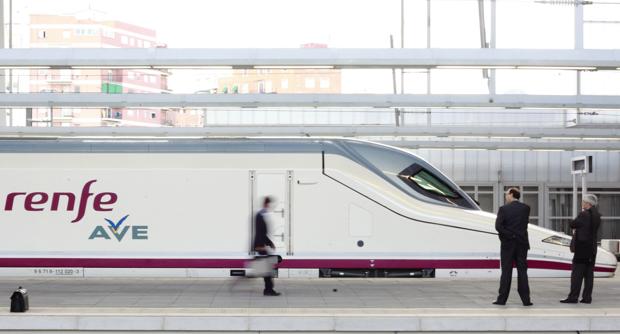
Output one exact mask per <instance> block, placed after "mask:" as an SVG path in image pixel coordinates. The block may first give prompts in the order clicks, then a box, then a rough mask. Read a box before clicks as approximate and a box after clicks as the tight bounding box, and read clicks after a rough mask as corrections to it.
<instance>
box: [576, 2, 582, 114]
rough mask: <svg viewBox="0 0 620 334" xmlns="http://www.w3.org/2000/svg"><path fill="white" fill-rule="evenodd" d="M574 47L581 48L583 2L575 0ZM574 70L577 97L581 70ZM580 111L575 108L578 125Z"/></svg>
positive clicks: (579, 88) (579, 93) (579, 92)
mask: <svg viewBox="0 0 620 334" xmlns="http://www.w3.org/2000/svg"><path fill="white" fill-rule="evenodd" d="M575 49H577V50H581V49H583V4H582V3H581V1H575ZM575 72H576V75H577V87H576V88H577V89H576V94H577V97H579V95H581V71H580V70H577V71H575ZM580 111H581V109H579V108H577V116H576V117H575V118H576V123H575V125H579V123H580V114H581V113H580Z"/></svg>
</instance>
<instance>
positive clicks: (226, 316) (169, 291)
mask: <svg viewBox="0 0 620 334" xmlns="http://www.w3.org/2000/svg"><path fill="white" fill-rule="evenodd" d="M262 283H263V282H262V280H261V279H245V278H231V279H207V278H203V279H163V278H160V279H131V278H122V279H112V278H49V279H40V278H36V279H35V278H22V279H17V278H2V279H0V291H4V293H5V295H6V297H7V299H6V307H0V333H17V332H19V333H25V332H30V333H32V332H38V333H58V330H62V331H75V332H81V331H84V332H91V331H101V332H107V333H121V332H122V333H127V332H131V331H141V332H142V333H151V332H152V333H161V332H171V333H172V332H173V333H180V332H188V331H204V332H211V333H216V332H217V333H222V332H226V333H230V332H231V331H234V332H239V333H241V332H242V333H256V334H259V333H260V334H264V333H274V334H275V333H289V332H296V333H303V332H312V333H316V332H325V333H328V332H347V333H352V332H364V333H373V332H382V333H387V332H389V333H392V334H395V333H398V334H400V333H409V332H415V331H421V332H425V331H426V332H469V333H489V332H537V333H540V332H554V333H558V332H566V333H585V332H601V331H605V332H620V278H618V277H616V278H611V279H596V280H595V288H594V296H593V297H594V303H593V304H591V305H585V304H575V305H566V304H561V303H559V300H560V299H563V298H565V297H566V294H567V292H568V286H569V280H568V279H531V280H530V286H531V290H532V301H533V302H534V304H535V305H534V306H533V307H523V306H522V305H521V303H520V300H519V297H518V294H517V292H516V287H515V286H513V291H512V292H511V297H510V299H509V301H508V305H507V306H495V305H492V304H491V302H492V301H493V300H494V299H495V297H496V293H497V288H498V281H497V280H489V279H475V280H474V279H472V280H450V279H416V278H414V279H355V278H351V279H342V278H333V279H276V289H277V290H278V291H281V292H282V293H283V294H282V296H279V297H264V296H263V295H262ZM514 283H516V281H513V285H514ZM20 285H21V286H23V287H25V288H27V289H28V292H29V299H30V310H29V311H28V312H26V313H9V312H8V311H9V310H8V305H9V303H8V302H9V300H8V297H9V296H10V294H11V292H12V291H13V290H14V289H15V288H17V287H18V286H20Z"/></svg>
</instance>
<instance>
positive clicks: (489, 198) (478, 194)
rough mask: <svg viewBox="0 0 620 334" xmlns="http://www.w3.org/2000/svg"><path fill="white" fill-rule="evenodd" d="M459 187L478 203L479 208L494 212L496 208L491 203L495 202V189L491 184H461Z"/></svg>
mask: <svg viewBox="0 0 620 334" xmlns="http://www.w3.org/2000/svg"><path fill="white" fill-rule="evenodd" d="M461 189H463V191H465V192H466V193H467V194H468V195H469V197H471V198H473V199H474V200H475V201H476V202H477V203H478V206H479V207H480V209H482V210H483V211H486V212H491V213H495V211H496V210H495V207H494V205H493V203H495V201H494V195H495V191H494V190H493V186H479V185H474V186H462V187H461Z"/></svg>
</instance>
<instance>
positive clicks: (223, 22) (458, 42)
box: [13, 0, 620, 94]
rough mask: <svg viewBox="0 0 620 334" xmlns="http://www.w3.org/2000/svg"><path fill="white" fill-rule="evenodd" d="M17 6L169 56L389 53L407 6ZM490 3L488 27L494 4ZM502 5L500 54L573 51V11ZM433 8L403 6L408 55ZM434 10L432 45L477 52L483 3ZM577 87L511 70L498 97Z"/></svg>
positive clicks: (302, 1) (605, 37)
mask: <svg viewBox="0 0 620 334" xmlns="http://www.w3.org/2000/svg"><path fill="white" fill-rule="evenodd" d="M13 2H14V12H15V21H16V24H20V22H19V21H20V20H21V21H22V22H23V21H24V20H27V15H28V14H68V15H72V14H75V13H77V12H80V11H84V10H86V9H88V8H91V9H93V10H96V11H100V12H103V13H104V14H103V15H104V16H105V17H107V18H108V19H113V20H120V21H125V22H128V23H133V24H136V25H141V26H145V27H148V28H152V29H155V30H156V31H157V35H158V39H159V41H160V42H161V43H165V44H166V45H167V46H168V47H169V48H190V47H195V48H297V47H299V46H300V45H301V44H304V43H325V44H328V45H329V47H333V48H384V47H389V40H390V35H393V36H394V41H395V44H396V47H400V41H401V36H400V0H225V1H224V0H219V1H215V0H175V1H154V0H55V1H50V0H13ZM485 3H486V6H485V8H486V21H487V27H488V26H489V25H488V23H489V22H490V15H489V12H490V1H488V0H487V1H485ZM496 3H497V47H499V48H560V49H569V48H573V46H574V38H573V32H574V7H573V6H570V5H550V4H541V3H536V2H535V1H534V0H497V2H496ZM595 3H596V4H595V5H589V6H585V7H584V18H585V20H586V21H604V20H611V21H620V4H618V2H617V1H616V2H615V3H616V4H612V3H614V2H613V1H595ZM603 3H607V4H603ZM426 4H427V1H426V0H405V11H404V14H405V34H404V35H405V38H404V44H405V45H404V46H405V47H413V48H423V47H426V13H427V8H426ZM431 11H432V16H431V47H434V48H478V47H480V34H479V30H478V29H479V26H478V5H477V1H475V0H432V1H431ZM24 26H25V25H24ZM16 31H19V29H16ZM489 34H490V32H489V28H487V35H489ZM584 35H585V36H584V40H585V41H584V46H585V47H586V48H613V49H620V38H618V37H617V36H620V24H619V23H601V22H596V23H594V22H593V23H586V25H585V32H584ZM17 38H18V37H16V39H17ZM616 72H618V71H615V72H608V73H603V72H600V73H593V74H586V76H587V78H586V79H585V80H584V85H587V86H588V87H584V88H585V90H586V91H593V92H594V93H597V92H599V91H601V92H602V91H604V92H606V93H609V92H612V93H613V92H615V94H617V93H618V92H620V75H619V74H618V73H616ZM186 74H187V73H185V74H183V73H179V74H178V75H176V77H174V78H171V82H170V84H171V85H177V90H178V91H179V92H191V91H192V90H198V89H195V88H196V87H191V86H190V85H186V86H187V87H184V86H183V82H188V80H187V79H185V78H184V75H186ZM368 78H373V79H372V80H370V79H368ZM190 81H191V80H190ZM360 82H364V84H363V85H360V84H359V83H360ZM391 82H392V78H391V71H363V70H358V71H347V72H346V73H343V90H344V91H343V92H345V93H391V92H392V86H391ZM405 82H406V84H405V87H406V89H405V90H406V92H408V93H425V92H426V79H425V74H424V73H420V72H415V71H414V73H410V74H406V80H405ZM575 82H576V80H575V75H574V73H572V72H570V71H528V72H525V71H520V72H515V71H505V72H503V73H499V74H498V93H532V92H533V93H538V94H547V93H548V94H573V93H574V91H575ZM431 87H432V90H431V91H432V92H433V93H456V92H460V93H486V83H485V81H484V80H483V79H482V76H481V73H480V71H469V70H460V71H454V70H453V71H443V72H442V71H434V72H433V80H432V84H431ZM173 88H174V87H173ZM200 88H204V87H200Z"/></svg>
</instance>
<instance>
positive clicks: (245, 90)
mask: <svg viewBox="0 0 620 334" xmlns="http://www.w3.org/2000/svg"><path fill="white" fill-rule="evenodd" d="M249 92H250V86H249V85H248V84H247V83H244V84H241V93H242V94H247V93H249Z"/></svg>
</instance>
